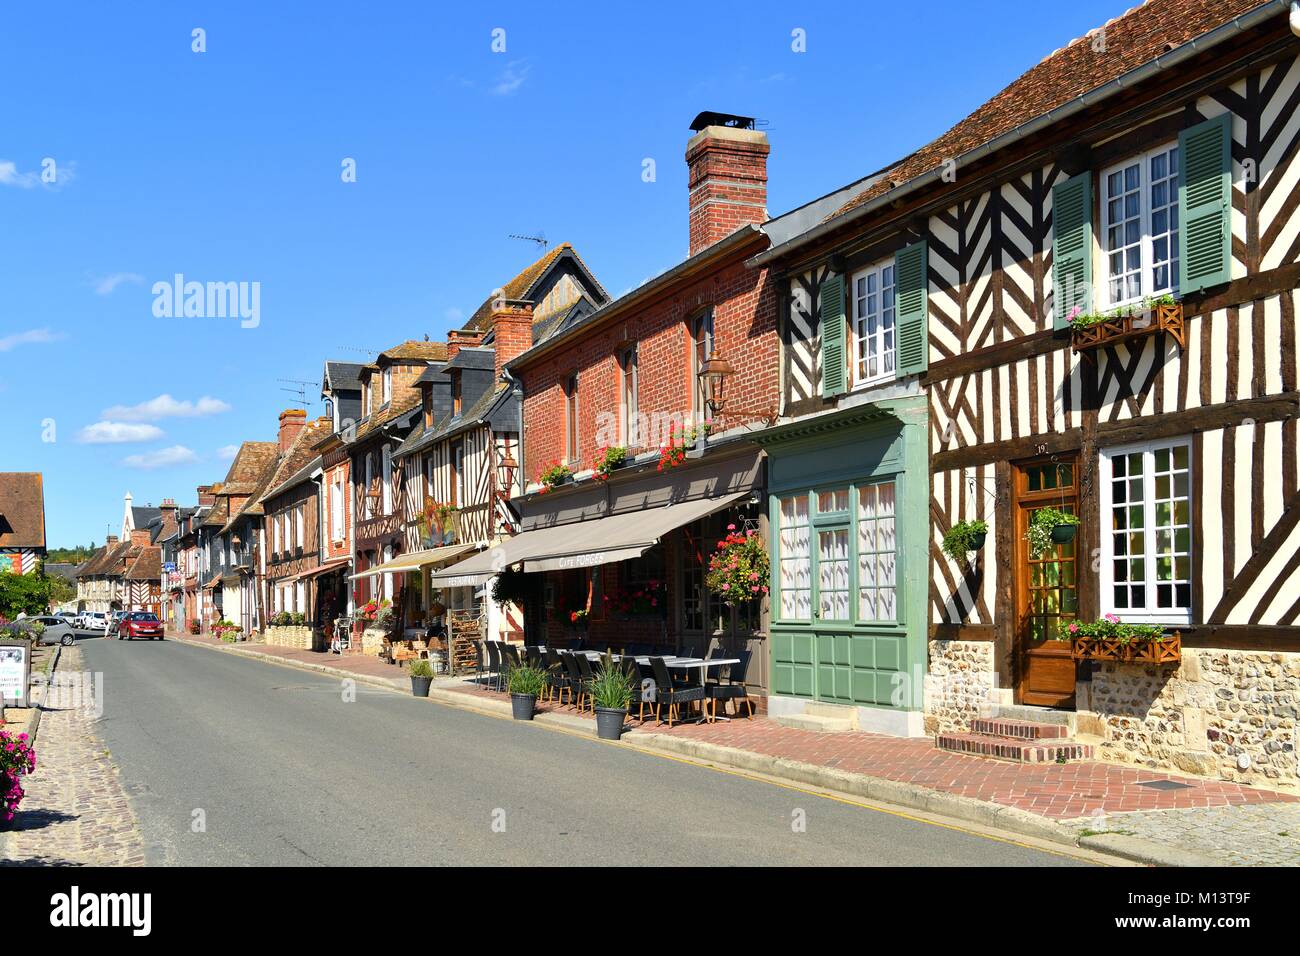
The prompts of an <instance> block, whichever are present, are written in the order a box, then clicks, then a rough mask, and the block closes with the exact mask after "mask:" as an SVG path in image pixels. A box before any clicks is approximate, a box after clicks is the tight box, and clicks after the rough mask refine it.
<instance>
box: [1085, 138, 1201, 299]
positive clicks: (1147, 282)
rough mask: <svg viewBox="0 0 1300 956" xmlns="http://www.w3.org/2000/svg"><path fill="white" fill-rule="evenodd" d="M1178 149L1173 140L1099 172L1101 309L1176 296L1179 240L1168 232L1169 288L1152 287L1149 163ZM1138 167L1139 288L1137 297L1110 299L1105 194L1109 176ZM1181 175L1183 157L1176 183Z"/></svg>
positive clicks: (1174, 195)
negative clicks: (1147, 299) (1139, 208)
mask: <svg viewBox="0 0 1300 956" xmlns="http://www.w3.org/2000/svg"><path fill="white" fill-rule="evenodd" d="M1177 149H1178V141H1177V140H1173V141H1171V142H1166V143H1163V144H1161V145H1160V146H1156V147H1153V148H1152V149H1149V150H1146V151H1145V152H1142V153H1135V154H1133V155H1131V156H1126V157H1125V158H1124V159H1123V160H1121V161H1120V162H1118V163H1114V164H1113V165H1111V166H1108V167H1106V168H1105V169H1103V170H1102V171H1101V176H1100V180H1099V182H1098V190H1097V191H1098V193H1099V194H1100V195H1101V201H1100V211H1101V217H1100V218H1101V230H1100V232H1099V233H1098V247H1099V248H1100V250H1101V275H1102V281H1101V299H1102V300H1103V301H1102V308H1107V309H1112V308H1119V307H1120V306H1125V305H1131V304H1132V303H1134V302H1141V301H1142V299H1144V298H1145V297H1147V296H1160V295H1177V294H1178V239H1177V235H1176V233H1174V232H1172V231H1171V232H1170V233H1169V244H1170V245H1169V285H1168V287H1166V288H1162V289H1157V288H1155V259H1154V255H1155V254H1154V251H1153V249H1154V246H1153V244H1154V241H1155V240H1154V237H1153V236H1152V235H1151V160H1152V159H1153V158H1155V157H1156V156H1159V155H1161V154H1163V153H1168V152H1169V151H1170V150H1177ZM1134 163H1137V164H1138V169H1139V170H1140V177H1141V178H1140V181H1139V183H1138V197H1139V200H1140V202H1141V206H1142V208H1141V213H1140V216H1141V220H1142V226H1141V229H1142V237H1141V239H1140V240H1139V248H1140V257H1141V260H1142V264H1141V269H1140V271H1139V274H1138V275H1139V285H1140V286H1141V288H1140V289H1139V291H1138V294H1137V295H1135V296H1130V297H1128V298H1118V299H1113V298H1112V297H1111V291H1110V285H1111V272H1110V256H1111V249H1110V247H1109V245H1108V238H1109V235H1110V228H1111V219H1110V200H1111V196H1110V195H1109V193H1108V192H1107V189H1108V184H1109V180H1110V177H1111V176H1112V175H1113V174H1114V173H1121V174H1122V173H1123V171H1124V170H1125V169H1126V168H1127V167H1129V166H1132V165H1133V164H1134ZM1182 176H1183V157H1182V154H1181V153H1179V156H1178V181H1179V182H1181V181H1182ZM1168 208H1169V209H1170V215H1171V216H1173V217H1174V218H1175V219H1176V217H1177V216H1178V187H1177V186H1176V185H1175V186H1174V187H1173V189H1172V190H1171V200H1170V202H1169V207H1168ZM1182 227H1183V224H1182V223H1181V222H1179V223H1177V228H1178V229H1182Z"/></svg>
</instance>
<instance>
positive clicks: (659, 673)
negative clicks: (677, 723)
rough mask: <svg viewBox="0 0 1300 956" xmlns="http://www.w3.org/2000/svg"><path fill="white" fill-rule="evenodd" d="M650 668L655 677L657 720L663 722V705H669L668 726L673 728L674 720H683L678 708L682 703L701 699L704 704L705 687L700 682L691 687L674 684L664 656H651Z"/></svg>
mask: <svg viewBox="0 0 1300 956" xmlns="http://www.w3.org/2000/svg"><path fill="white" fill-rule="evenodd" d="M650 670H651V671H652V672H653V673H654V678H655V722H656V723H659V724H662V723H663V706H664V704H667V705H668V726H669V727H670V728H671V727H672V725H673V720H674V719H677V720H681V715H680V712H679V710H678V708H679V707H680V706H681V705H682V704H689V703H691V702H692V701H699V702H700V705H701V706H703V705H704V688H703V687H701V686H700V685H699V684H695V685H692V686H689V687H675V686H673V678H672V675H671V674H669V673H668V665H667V664H665V663H664V659H663V658H662V657H652V658H650Z"/></svg>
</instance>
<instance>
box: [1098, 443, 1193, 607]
mask: <svg viewBox="0 0 1300 956" xmlns="http://www.w3.org/2000/svg"><path fill="white" fill-rule="evenodd" d="M1191 485H1192V472H1191V448H1190V445H1189V444H1188V443H1187V442H1186V441H1175V442H1161V443H1154V444H1150V445H1146V446H1141V447H1132V448H1124V449H1112V450H1103V452H1102V488H1103V495H1104V502H1103V520H1104V521H1106V524H1107V526H1108V529H1109V530H1108V533H1107V535H1106V539H1105V540H1104V541H1103V542H1102V548H1103V553H1102V562H1103V575H1104V577H1103V593H1104V597H1103V601H1104V602H1105V603H1106V605H1107V607H1108V609H1109V610H1111V611H1114V612H1115V613H1116V614H1118V615H1120V616H1121V617H1122V618H1124V619H1131V620H1142V619H1149V620H1153V621H1167V622H1170V623H1178V622H1184V621H1187V620H1190V615H1191V605H1192V581H1191V577H1192V527H1191V520H1192V518H1191V510H1192V489H1191ZM1107 511H1108V512H1109V517H1108V518H1107V516H1106V512H1107Z"/></svg>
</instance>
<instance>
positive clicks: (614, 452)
mask: <svg viewBox="0 0 1300 956" xmlns="http://www.w3.org/2000/svg"><path fill="white" fill-rule="evenodd" d="M625 461H627V449H626V448H624V447H623V446H622V445H615V446H614V447H612V448H602V449H601V450H600V452H599V453H598V454H597V455H596V457H595V459H594V460H593V461H592V463H591V470H592V475H591V477H592V478H594V479H595V480H596V481H608V480H609V475H610V472H612V471H613V470H614V469H615V468H617V467H618V466H619V465H621V464H623V462H625Z"/></svg>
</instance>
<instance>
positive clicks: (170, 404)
mask: <svg viewBox="0 0 1300 956" xmlns="http://www.w3.org/2000/svg"><path fill="white" fill-rule="evenodd" d="M228 411H230V406H229V405H228V404H227V403H225V402H223V401H221V399H219V398H212V397H211V396H208V395H204V396H203V397H202V398H200V399H199V400H198V401H197V402H191V401H190V400H189V399H186V400H185V401H177V400H176V399H174V398H172V397H171V396H170V395H168V394H166V393H164V394H162V395H159V396H158V397H157V398H151V399H149V401H147V402H141V403H140V404H139V405H114V406H113V407H112V408H106V409H104V413H103V414H104V417H105V418H116V419H120V420H121V421H124V422H156V421H158V420H159V419H162V418H202V417H204V416H206V415H219V414H221V413H222V412H228Z"/></svg>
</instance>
